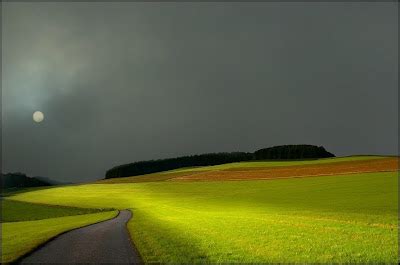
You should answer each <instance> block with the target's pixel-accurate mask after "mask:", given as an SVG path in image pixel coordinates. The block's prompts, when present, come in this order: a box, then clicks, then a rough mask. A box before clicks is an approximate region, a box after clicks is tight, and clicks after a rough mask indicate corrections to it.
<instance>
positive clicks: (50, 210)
mask: <svg viewBox="0 0 400 265" xmlns="http://www.w3.org/2000/svg"><path fill="white" fill-rule="evenodd" d="M1 206H2V207H1V211H2V214H1V219H0V220H1V222H19V221H32V220H40V219H47V218H55V217H61V216H70V215H81V214H88V213H95V212H99V211H101V210H99V209H90V208H89V209H88V208H76V207H60V206H53V205H45V204H33V203H27V202H20V201H13V200H8V199H2V200H1Z"/></svg>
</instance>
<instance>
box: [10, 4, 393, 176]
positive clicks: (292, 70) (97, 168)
mask: <svg viewBox="0 0 400 265" xmlns="http://www.w3.org/2000/svg"><path fill="white" fill-rule="evenodd" d="M2 15H3V16H2V19H3V20H2V41H3V42H2V44H3V46H2V49H3V50H2V67H3V73H2V133H3V135H2V141H3V142H2V144H3V145H2V152H3V157H2V162H3V165H2V166H3V169H2V170H3V172H10V171H21V172H25V173H27V174H28V175H31V176H32V175H33V176H35V175H41V176H46V177H50V178H53V179H56V180H64V181H73V182H75V181H88V180H93V179H99V178H102V177H103V176H104V173H105V171H106V169H109V168H111V167H113V166H115V165H118V164H123V163H127V162H133V161H137V160H146V159H158V158H167V157H175V156H181V155H190V154H199V153H207V152H221V151H255V150H257V149H260V148H263V147H269V146H273V145H282V144H315V145H323V146H324V147H325V148H326V149H327V150H328V151H331V152H333V153H335V154H336V155H353V154H396V153H397V149H398V148H397V147H398V140H397V132H398V113H397V108H398V91H397V88H398V86H397V82H398V76H397V75H398V54H397V47H398V36H397V35H398V28H397V27H398V26H397V16H398V14H397V7H396V3H380V4H378V3H347V4H345V3H339V4H333V3H296V4H294V3H281V4H278V3H203V4H200V3H162V4H161V3H134V2H132V3H3V10H2ZM36 110H40V111H42V112H43V113H44V115H45V120H44V121H43V122H41V123H34V122H33V120H32V113H33V112H34V111H36Z"/></svg>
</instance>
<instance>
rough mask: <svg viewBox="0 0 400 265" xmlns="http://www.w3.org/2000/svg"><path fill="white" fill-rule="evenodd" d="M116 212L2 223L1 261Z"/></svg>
mask: <svg viewBox="0 0 400 265" xmlns="http://www.w3.org/2000/svg"><path fill="white" fill-rule="evenodd" d="M117 214H118V211H109V212H100V213H92V214H83V215H76V216H66V217H58V218H48V219H43V220H35V221H22V222H9V223H2V224H1V230H2V242H1V243H2V253H1V255H2V256H1V260H2V263H7V262H12V261H15V260H16V259H17V258H19V257H21V256H22V255H24V254H26V253H28V252H30V251H32V250H33V249H35V248H36V247H38V246H39V245H41V244H43V243H44V242H46V241H48V240H49V239H51V238H53V237H55V236H57V235H59V234H61V233H63V232H66V231H69V230H72V229H75V228H79V227H83V226H86V225H89V224H93V223H97V222H101V221H105V220H108V219H111V218H113V217H115V216H116V215H117Z"/></svg>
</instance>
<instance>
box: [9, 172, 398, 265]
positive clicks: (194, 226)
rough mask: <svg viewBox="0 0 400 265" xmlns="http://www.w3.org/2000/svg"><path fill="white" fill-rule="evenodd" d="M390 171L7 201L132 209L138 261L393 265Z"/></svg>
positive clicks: (80, 190) (121, 187) (100, 189)
mask: <svg viewBox="0 0 400 265" xmlns="http://www.w3.org/2000/svg"><path fill="white" fill-rule="evenodd" d="M397 174H398V172H389V173H368V174H352V175H341V176H324V177H313V178H296V179H280V180H257V181H256V180H252V181H234V182H232V181H226V182H223V181H220V182H219V181H214V182H148V183H129V184H92V185H81V186H71V187H60V188H54V189H46V190H39V191H32V192H26V193H21V194H17V195H15V196H11V198H12V199H15V200H23V201H29V202H41V203H54V204H60V205H69V206H75V207H91V208H96V207H98V208H105V207H115V208H119V209H126V208H131V209H132V210H133V212H134V215H133V216H134V217H133V219H132V220H131V221H130V222H129V224H128V227H129V231H130V233H131V236H132V238H133V240H134V242H135V244H136V246H137V248H138V249H139V252H140V254H141V255H142V257H143V259H144V261H145V262H186V263H191V262H274V263H276V262H307V263H310V262H321V263H322V262H334V263H342V262H346V263H356V262H360V263H367V262H368V263H375V262H390V263H396V262H397V250H398V246H397V242H398V228H397V224H398V220H397V205H398V203H397V184H398V183H397Z"/></svg>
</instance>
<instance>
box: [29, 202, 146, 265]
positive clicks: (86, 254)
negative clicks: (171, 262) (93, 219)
mask: <svg viewBox="0 0 400 265" xmlns="http://www.w3.org/2000/svg"><path fill="white" fill-rule="evenodd" d="M131 215H132V213H131V212H130V211H128V210H123V211H121V212H120V213H119V215H118V216H117V217H115V218H113V219H111V220H107V221H104V222H101V223H97V224H93V225H89V226H86V227H83V228H79V229H76V230H72V231H70V232H67V233H65V234H62V235H60V236H58V237H56V238H55V239H53V240H51V241H49V242H48V243H46V244H45V245H43V246H42V247H40V248H39V249H38V250H36V251H34V252H33V253H31V254H30V255H28V256H27V257H25V258H23V259H22V260H21V263H22V264H28V263H68V264H72V263H125V264H126V263H142V262H141V259H140V256H139V255H138V253H137V252H136V251H135V249H134V248H133V246H132V243H131V241H130V237H129V234H128V230H127V228H126V223H127V222H128V220H129V219H130V218H131Z"/></svg>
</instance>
